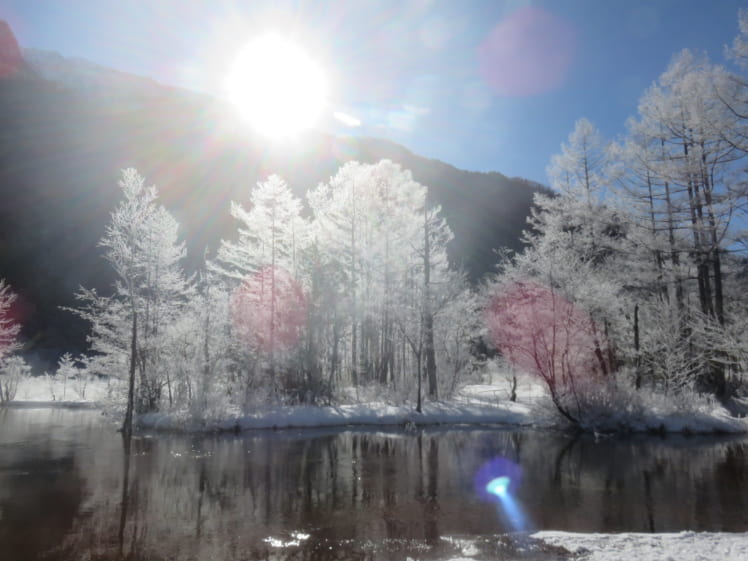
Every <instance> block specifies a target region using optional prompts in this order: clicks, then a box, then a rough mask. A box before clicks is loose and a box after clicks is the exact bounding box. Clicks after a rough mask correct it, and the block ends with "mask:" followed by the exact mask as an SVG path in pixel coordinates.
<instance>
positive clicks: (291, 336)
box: [232, 267, 307, 353]
mask: <svg viewBox="0 0 748 561" xmlns="http://www.w3.org/2000/svg"><path fill="white" fill-rule="evenodd" d="M306 314H307V304H306V297H305V295H304V291H303V289H302V288H301V285H300V284H299V283H298V282H297V281H296V279H295V278H294V277H293V276H292V275H291V274H290V273H289V272H288V271H286V270H285V269H282V268H280V267H276V268H274V269H273V268H271V267H265V268H263V269H261V270H260V271H258V272H257V273H255V274H254V275H252V276H250V277H249V278H248V279H247V280H246V281H245V282H244V283H243V284H242V285H241V286H239V288H238V289H237V290H236V291H235V292H234V295H233V299H232V317H233V323H234V326H235V327H236V329H237V331H238V333H239V337H240V338H241V339H243V340H244V341H246V342H247V343H248V344H249V345H251V346H252V347H254V348H255V349H257V350H259V351H262V352H265V353H271V352H272V353H274V352H282V351H286V350H290V349H291V348H292V347H293V346H294V345H296V343H298V341H299V338H300V337H301V334H302V332H303V329H304V325H305V322H306Z"/></svg>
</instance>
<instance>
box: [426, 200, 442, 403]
mask: <svg viewBox="0 0 748 561" xmlns="http://www.w3.org/2000/svg"><path fill="white" fill-rule="evenodd" d="M423 237H424V243H423V247H424V251H423V336H424V350H425V351H426V376H427V378H428V381H429V397H431V398H432V399H438V398H439V388H438V384H437V380H436V353H435V352H434V315H433V313H432V311H431V255H430V254H431V240H430V236H429V214H428V210H427V209H426V208H424V209H423Z"/></svg>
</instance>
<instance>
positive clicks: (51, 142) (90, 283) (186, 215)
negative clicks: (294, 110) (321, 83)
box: [0, 57, 548, 365]
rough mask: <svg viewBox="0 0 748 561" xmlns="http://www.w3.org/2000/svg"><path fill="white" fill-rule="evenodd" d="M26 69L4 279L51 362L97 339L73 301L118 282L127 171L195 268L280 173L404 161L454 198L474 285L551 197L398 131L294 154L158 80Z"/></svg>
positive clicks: (20, 77) (13, 134)
mask: <svg viewBox="0 0 748 561" xmlns="http://www.w3.org/2000/svg"><path fill="white" fill-rule="evenodd" d="M63 58H64V57H63ZM18 70H19V71H16V72H14V73H12V74H10V75H6V76H3V77H2V78H0V197H2V201H3V204H2V205H0V277H5V278H7V279H8V281H9V282H11V283H12V285H13V286H14V287H15V288H16V290H17V291H18V292H20V294H21V297H22V300H23V306H22V307H23V308H24V309H25V310H26V312H25V314H24V317H23V318H22V320H23V323H24V329H23V337H24V340H25V342H26V347H27V351H28V352H29V353H32V354H36V355H38V361H39V363H40V364H42V365H47V364H50V363H52V362H54V361H56V358H57V357H58V356H59V355H60V354H61V352H64V351H77V352H80V351H82V350H83V349H84V347H85V344H84V342H85V333H86V329H87V328H86V326H85V325H84V324H82V322H80V320H78V319H76V318H74V317H73V316H72V314H69V313H67V312H61V311H60V307H61V306H72V305H75V300H74V298H73V294H74V293H75V291H76V290H77V289H78V287H79V286H87V287H95V288H97V289H99V290H102V291H106V290H108V289H110V287H111V282H112V280H113V278H112V274H111V271H109V267H108V265H107V263H106V262H105V261H104V260H103V259H102V258H101V250H100V248H99V247H98V245H97V244H98V241H99V240H100V239H101V236H102V235H103V233H104V230H105V227H106V224H107V223H108V221H109V217H110V213H111V212H112V210H113V209H114V207H115V206H116V204H117V201H118V200H119V197H120V193H119V190H118V188H117V180H118V178H119V170H121V169H123V168H125V167H135V168H137V169H138V170H139V171H140V172H141V174H143V175H144V176H145V177H146V180H147V182H148V183H149V184H155V185H156V186H157V187H158V188H159V193H160V197H161V200H162V202H163V204H164V205H165V206H166V207H167V208H168V209H169V210H170V211H171V212H172V213H173V214H174V215H175V217H176V218H177V220H179V222H180V224H181V226H182V228H181V232H182V235H183V238H184V239H185V241H186V242H187V247H188V255H189V258H188V263H187V264H186V265H187V267H188V269H193V270H194V268H195V267H197V266H198V265H199V263H200V261H201V260H202V257H203V255H204V253H205V250H206V248H207V249H208V251H209V252H213V251H215V250H216V248H217V247H218V244H219V243H220V240H221V239H222V238H230V237H232V236H233V234H234V233H235V230H236V224H235V223H234V222H233V221H232V220H231V218H230V216H229V212H228V211H229V203H230V201H231V200H236V201H239V202H242V203H246V202H247V201H248V196H249V191H250V189H251V187H252V186H254V185H255V183H256V182H257V181H259V180H262V179H264V178H265V177H267V175H269V174H270V173H277V174H278V175H281V176H282V177H284V179H285V180H286V181H287V182H288V184H289V186H291V188H292V189H293V190H294V192H295V193H296V195H297V196H299V197H303V196H304V194H305V193H306V191H307V190H309V189H310V188H312V187H315V186H316V185H317V184H318V183H319V182H321V181H327V180H328V179H329V178H330V177H331V176H332V175H334V173H335V172H336V171H337V169H338V168H339V167H340V165H342V164H343V163H345V162H346V161H350V160H358V161H361V162H364V163H374V162H377V161H379V160H381V159H383V158H388V159H391V160H393V161H395V162H397V163H399V164H400V165H401V166H402V167H403V168H405V169H409V170H410V171H411V172H412V174H413V177H414V179H415V180H416V181H418V182H419V183H422V184H423V185H426V186H428V187H429V190H430V191H429V192H430V197H431V201H432V203H433V204H440V205H441V206H442V209H443V214H444V216H445V218H446V219H447V222H448V223H449V224H450V226H451V228H452V230H453V231H454V233H455V239H454V240H453V241H452V242H451V244H450V246H449V253H450V258H451V259H452V260H453V262H455V263H456V264H458V265H461V266H462V267H464V268H465V270H466V271H467V272H468V274H469V276H470V278H471V279H473V280H474V281H477V280H478V279H480V277H481V276H482V275H483V274H485V273H486V272H488V271H490V270H492V267H493V264H494V263H495V260H496V256H495V253H494V249H495V248H498V247H502V246H507V247H510V248H512V249H515V250H520V249H521V243H520V241H519V236H520V233H521V231H522V230H523V229H524V228H525V227H526V217H527V215H528V213H529V209H530V206H531V204H532V196H533V193H535V192H548V190H547V189H546V188H544V187H543V186H542V185H539V184H537V183H534V182H531V181H527V180H521V179H516V178H515V179H510V178H507V177H506V176H504V175H503V174H501V173H499V172H467V171H464V170H460V169H458V168H456V167H454V166H451V165H450V164H447V163H445V162H441V161H439V160H432V159H428V158H425V157H422V156H419V155H417V154H415V153H413V152H412V151H410V150H409V149H407V148H406V147H404V146H401V145H399V144H396V143H394V142H391V141H389V140H385V139H376V138H360V137H336V136H333V135H331V134H326V133H322V132H319V131H309V132H307V133H305V134H304V135H303V136H302V137H301V138H300V139H298V140H297V141H296V142H295V144H294V145H293V149H281V147H280V146H275V145H272V144H269V143H267V142H265V141H264V140H263V139H262V138H260V137H258V136H256V135H255V134H253V133H252V132H251V131H250V130H249V128H248V126H246V124H244V123H242V122H240V121H239V120H238V119H237V118H236V116H235V113H234V111H233V108H231V107H230V106H228V105H227V104H226V103H225V102H222V101H220V100H216V99H213V98H210V97H209V96H204V95H202V94H194V95H190V94H184V93H183V92H182V91H180V90H178V89H174V88H171V87H169V86H160V85H159V84H158V83H157V82H153V85H152V88H146V90H147V91H142V90H140V91H139V90H138V89H137V88H136V89H128V88H125V90H126V91H127V93H123V91H122V90H121V89H119V88H120V86H118V85H116V84H115V85H112V86H111V88H112V89H113V90H116V91H114V92H113V95H102V94H101V90H99V91H93V92H92V91H89V90H88V89H87V88H83V89H82V90H76V88H71V87H69V86H64V85H61V84H60V83H59V82H53V81H50V80H48V79H44V77H43V76H39V75H38V73H37V72H36V71H34V69H33V64H27V63H25V62H24V63H23V68H20V67H19V68H18ZM115 72H117V71H115ZM146 80H148V79H146ZM149 83H150V82H149Z"/></svg>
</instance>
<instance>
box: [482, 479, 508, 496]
mask: <svg viewBox="0 0 748 561" xmlns="http://www.w3.org/2000/svg"><path fill="white" fill-rule="evenodd" d="M508 489H509V478H508V477H507V476H506V475H502V476H501V477H496V478H494V479H492V480H491V481H489V482H488V485H486V491H488V492H489V493H491V494H492V495H496V496H497V497H503V496H505V495H506V493H507V490H508Z"/></svg>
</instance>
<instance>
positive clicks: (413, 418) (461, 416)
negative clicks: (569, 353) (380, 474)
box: [137, 402, 532, 431]
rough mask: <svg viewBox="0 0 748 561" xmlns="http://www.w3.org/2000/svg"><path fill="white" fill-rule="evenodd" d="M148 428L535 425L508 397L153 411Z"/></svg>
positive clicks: (143, 422)
mask: <svg viewBox="0 0 748 561" xmlns="http://www.w3.org/2000/svg"><path fill="white" fill-rule="evenodd" d="M137 423H138V426H139V427H140V428H142V429H158V430H187V431H191V430H206V431H210V430H224V431H226V430H246V429H265V428H279V429H280V428H301V427H335V426H347V425H361V426H370V425H374V426H386V425H402V426H409V425H419V426H420V425H435V424H507V425H516V426H523V425H531V424H532V416H531V411H530V406H529V405H526V404H520V403H512V402H502V403H499V404H496V405H490V404H485V403H456V402H428V403H425V404H424V406H423V413H416V412H415V411H414V407H413V405H388V404H386V403H359V404H352V405H339V406H329V407H315V406H283V407H272V408H266V409H262V410H258V411H257V412H256V413H253V414H251V415H236V416H229V417H225V418H216V419H212V420H211V419H208V420H204V419H203V420H194V419H191V418H190V417H189V416H188V415H174V414H163V413H148V414H145V415H140V416H139V417H138V420H137Z"/></svg>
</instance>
